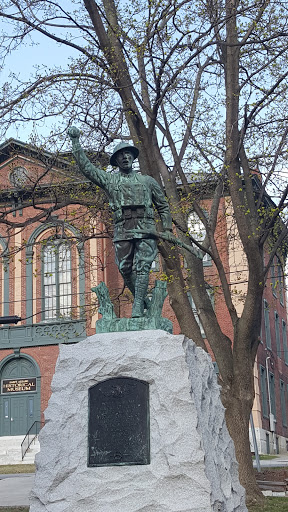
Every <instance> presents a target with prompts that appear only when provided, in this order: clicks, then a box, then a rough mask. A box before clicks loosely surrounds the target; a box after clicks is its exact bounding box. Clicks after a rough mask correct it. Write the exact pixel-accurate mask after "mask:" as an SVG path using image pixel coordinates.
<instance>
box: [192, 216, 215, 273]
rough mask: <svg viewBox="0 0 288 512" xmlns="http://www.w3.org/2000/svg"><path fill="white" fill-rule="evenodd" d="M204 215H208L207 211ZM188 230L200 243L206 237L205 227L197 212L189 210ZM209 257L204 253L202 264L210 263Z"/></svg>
mask: <svg viewBox="0 0 288 512" xmlns="http://www.w3.org/2000/svg"><path fill="white" fill-rule="evenodd" d="M205 216H207V217H208V213H207V212H205ZM188 230H189V233H190V235H191V236H192V237H193V238H194V239H195V240H197V242H199V243H200V244H201V243H203V242H204V240H205V237H206V229H205V226H204V224H203V222H202V220H201V219H199V217H198V215H197V213H195V212H191V213H190V214H189V217H188ZM211 263H212V262H211V257H210V256H209V254H207V253H205V254H204V257H203V265H204V266H205V265H211Z"/></svg>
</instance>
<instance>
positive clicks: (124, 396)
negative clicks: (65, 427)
mask: <svg viewBox="0 0 288 512" xmlns="http://www.w3.org/2000/svg"><path fill="white" fill-rule="evenodd" d="M149 423H150V421H149V384H148V382H144V381H141V380H138V379H133V378H128V377H118V378H114V379H108V380H105V381H103V382H100V383H99V384H96V385H95V386H92V387H91V388H90V389H89V420H88V466H89V467H91V466H118V465H125V464H127V465H129V464H149V463H150V426H149Z"/></svg>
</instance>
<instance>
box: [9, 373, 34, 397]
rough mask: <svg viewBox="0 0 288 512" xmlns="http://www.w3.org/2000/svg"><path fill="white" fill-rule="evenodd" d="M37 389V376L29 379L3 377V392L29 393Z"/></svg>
mask: <svg viewBox="0 0 288 512" xmlns="http://www.w3.org/2000/svg"><path fill="white" fill-rule="evenodd" d="M29 391H36V377H32V378H31V377H28V378H27V379H3V380H2V390H1V392H2V394H5V393H27V392H29Z"/></svg>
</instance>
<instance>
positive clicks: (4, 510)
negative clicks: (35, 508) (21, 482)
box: [0, 507, 29, 512]
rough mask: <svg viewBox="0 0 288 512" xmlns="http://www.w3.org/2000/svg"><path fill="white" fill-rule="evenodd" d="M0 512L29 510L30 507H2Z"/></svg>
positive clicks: (25, 511) (27, 511) (24, 511)
mask: <svg viewBox="0 0 288 512" xmlns="http://www.w3.org/2000/svg"><path fill="white" fill-rule="evenodd" d="M0 512H29V507H0Z"/></svg>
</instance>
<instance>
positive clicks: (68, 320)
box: [0, 139, 288, 461]
mask: <svg viewBox="0 0 288 512" xmlns="http://www.w3.org/2000/svg"><path fill="white" fill-rule="evenodd" d="M47 169H49V172H46V171H47ZM72 175H73V176H72ZM72 175H71V168H70V167H69V164H68V163H67V159H66V158H64V157H63V156H62V158H61V157H59V158H57V159H55V160H54V159H53V156H52V155H51V154H49V153H48V152H47V153H45V152H44V153H43V152H41V154H40V153H38V152H37V150H36V149H35V148H32V147H29V146H27V145H25V144H23V143H21V142H19V141H15V140H13V139H9V140H8V141H7V142H5V143H4V144H2V145H1V146H0V186H1V212H2V213H1V219H2V221H1V219H0V250H1V259H0V276H1V279H0V295H1V297H2V301H1V305H0V316H2V317H5V316H8V315H16V316H18V317H20V318H21V319H22V320H21V321H19V322H18V324H17V325H13V324H8V325H6V324H3V325H2V327H0V379H1V393H0V461H1V438H3V439H4V438H5V440H6V444H7V443H8V444H7V446H9V439H10V440H11V439H12V438H14V437H17V438H19V440H20V439H22V438H23V437H24V435H25V434H26V433H27V431H28V429H29V428H30V427H31V425H32V424H33V423H34V422H40V421H43V412H44V410H45V408H46V407H47V403H48V400H49V397H50V394H51V380H52V377H53V374H54V370H55V364H56V360H57V356H58V350H59V344H60V343H76V342H78V341H79V340H81V339H84V338H85V337H86V336H89V335H91V334H93V333H95V322H96V320H97V310H96V308H95V301H96V297H95V295H94V294H93V293H91V287H93V286H95V285H97V284H98V283H99V282H100V281H105V282H106V283H107V284H108V287H109V288H110V290H111V294H113V298H114V303H115V306H116V309H118V311H116V312H117V313H118V314H119V313H121V315H123V316H125V315H127V314H129V311H130V310H131V303H130V302H131V296H129V293H126V292H125V293H124V294H123V282H122V280H121V278H120V276H119V273H118V270H117V268H116V266H115V264H114V254H113V247H112V243H111V239H110V238H109V236H108V235H107V232H105V237H103V236H100V235H101V233H102V232H103V231H105V229H104V226H103V224H102V223H101V221H100V219H99V218H97V214H96V215H94V216H91V215H90V212H89V215H88V213H87V211H88V210H87V208H86V207H85V206H83V204H82V203H81V205H77V200H74V203H75V204H73V201H71V203H72V204H69V205H64V206H63V207H61V204H62V203H61V200H62V199H63V197H64V196H65V194H66V193H67V187H69V193H71V190H72V192H73V187H72V185H71V176H72V177H73V180H72V182H73V184H75V187H82V186H84V188H85V187H86V188H85V193H86V192H87V190H86V189H87V182H86V183H84V185H83V177H82V176H80V175H77V172H76V173H75V174H73V173H72ZM61 187H62V188H61ZM65 187H66V188H65ZM89 187H90V185H89V186H88V189H89ZM88 193H89V190H88ZM31 197H32V198H35V204H33V200H34V199H31ZM205 201H206V202H207V209H208V208H209V198H206V199H204V206H205ZM56 203H57V208H54V209H53V211H52V210H51V212H50V214H49V215H48V217H47V209H49V207H51V205H54V206H55V204H56ZM59 204H60V207H59ZM229 211H231V205H230V202H229V197H223V198H222V200H221V204H220V210H219V219H218V224H217V233H216V236H217V243H218V247H219V251H220V252H221V256H222V261H223V263H224V267H225V270H226V272H227V273H229V274H230V283H231V286H232V287H233V290H234V292H235V293H234V302H235V305H236V307H237V310H238V312H239V313H240V312H241V308H242V300H241V297H243V294H245V287H246V284H247V273H246V265H245V258H244V256H243V251H242V248H241V245H240V243H239V242H238V239H237V233H236V232H235V226H234V224H233V221H232V215H229ZM35 215H39V217H38V220H37V221H36V222H31V223H29V222H28V223H27V220H29V219H35ZM41 215H42V216H41ZM191 219H192V214H191ZM192 221H193V222H192V224H193V225H194V227H195V229H196V230H198V232H199V236H201V226H200V224H199V222H197V219H195V217H194V218H193V219H192ZM87 226H88V227H87ZM84 227H85V230H86V231H87V230H88V231H89V230H90V231H91V233H93V236H92V237H91V238H89V239H88V240H87V241H85V243H84V241H83V240H84V238H83V229H84ZM267 257H268V255H267ZM282 263H283V262H281V261H280V259H278V258H276V257H275V262H274V265H273V267H272V269H271V276H270V278H269V279H268V281H267V286H266V290H265V298H264V305H263V307H264V314H263V328H262V340H261V346H260V347H259V351H258V354H257V360H256V364H255V386H256V398H255V405H254V412H253V415H254V423H255V428H256V433H257V438H258V443H259V449H260V451H261V452H262V453H265V452H267V451H270V452H272V451H273V450H274V449H275V450H281V451H283V450H286V449H287V443H288V430H287V422H288V402H287V397H288V350H287V333H286V323H287V311H286V297H285V294H284V283H283V265H282ZM158 265H159V262H158V261H157V262H155V266H154V272H153V275H152V276H151V279H152V280H153V279H154V278H155V276H156V277H157V272H158V270H159V268H158ZM204 265H205V272H206V276H207V283H208V284H209V290H210V291H211V300H213V304H214V308H215V312H216V315H217V318H218V320H219V323H220V326H221V328H222V330H223V332H224V333H225V334H226V335H227V336H229V337H230V338H231V339H232V338H233V336H232V333H233V329H232V325H231V322H230V318H229V315H228V312H227V309H226V306H225V303H224V299H223V296H222V293H221V289H220V287H219V286H218V281H217V274H216V271H215V269H214V265H213V264H212V261H211V260H210V259H209V258H207V257H206V258H205V259H204ZM120 296H121V300H120ZM192 306H193V304H192ZM196 314H197V312H196ZM164 316H166V317H168V318H170V319H171V320H172V321H173V323H174V333H175V334H177V333H179V326H178V323H177V321H176V320H175V317H174V315H173V312H172V310H171V308H170V305H169V301H168V299H166V301H165V305H164ZM203 336H204V333H203ZM272 415H274V419H273V417H272ZM274 420H276V421H274Z"/></svg>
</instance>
